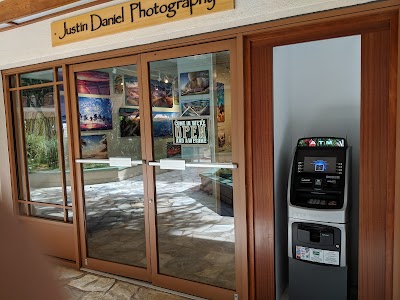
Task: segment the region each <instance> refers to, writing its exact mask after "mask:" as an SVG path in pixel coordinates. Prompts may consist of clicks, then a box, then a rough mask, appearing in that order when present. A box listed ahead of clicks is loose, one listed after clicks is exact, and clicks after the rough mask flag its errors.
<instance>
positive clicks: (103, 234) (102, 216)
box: [76, 65, 146, 267]
mask: <svg viewBox="0 0 400 300" xmlns="http://www.w3.org/2000/svg"><path fill="white" fill-rule="evenodd" d="M76 79H77V89H78V107H79V113H80V129H81V137H80V138H81V158H96V159H107V158H109V157H129V158H131V159H134V160H141V158H142V152H141V140H140V115H139V94H138V79H137V72H136V66H134V65H130V66H122V67H115V68H109V69H101V70H94V71H85V72H78V73H76ZM82 171H83V178H84V196H85V212H86V241H87V252H88V253H87V255H88V256H89V257H92V258H97V259H101V260H106V261H111V262H116V263H121V264H127V265H131V266H138V267H146V239H145V228H144V224H145V223H144V187H143V173H142V172H143V171H142V166H141V165H139V166H134V167H110V166H109V165H108V164H101V163H97V164H93V163H84V164H83V165H82Z"/></svg>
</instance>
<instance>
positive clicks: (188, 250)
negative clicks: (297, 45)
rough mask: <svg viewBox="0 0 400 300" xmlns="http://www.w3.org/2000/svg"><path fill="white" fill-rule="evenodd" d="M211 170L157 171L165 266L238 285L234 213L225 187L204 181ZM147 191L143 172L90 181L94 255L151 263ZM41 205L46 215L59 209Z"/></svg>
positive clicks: (187, 276) (89, 243)
mask: <svg viewBox="0 0 400 300" xmlns="http://www.w3.org/2000/svg"><path fill="white" fill-rule="evenodd" d="M211 171H212V170H211ZM205 172H207V173H210V170H204V169H195V168H192V169H186V170H185V171H184V172H182V171H169V172H164V173H160V174H158V175H157V176H156V191H157V199H156V206H157V207H156V209H157V237H158V253H159V255H158V263H159V272H160V273H162V274H166V275H170V276H174V277H178V278H184V279H188V280H192V281H197V282H201V283H206V284H210V285H215V286H219V287H223V288H227V289H233V290H234V289H235V268H234V262H235V240H234V218H233V217H231V216H229V215H232V211H226V212H225V213H221V210H223V209H224V207H223V205H221V201H219V200H217V199H218V196H216V193H218V190H219V189H218V187H217V186H207V187H206V186H204V180H203V181H202V177H204V176H201V174H204V173H205ZM51 191H52V190H51V189H47V191H46V190H45V189H42V190H40V191H38V190H36V191H35V193H42V194H46V193H50V192H51ZM143 195H144V192H143V179H142V176H135V177H132V178H129V179H126V180H122V181H118V182H109V183H101V184H91V185H85V201H86V222H87V223H86V226H87V227H86V228H87V246H88V253H89V257H93V258H98V259H102V260H107V261H113V262H118V263H123V264H128V265H133V266H139V267H146V257H145V250H146V241H145V234H144V232H145V225H144V201H143ZM48 198H49V196H48V195H47V199H48ZM41 209H42V212H41V213H42V214H43V216H46V214H50V215H51V214H54V212H51V210H48V208H41ZM227 209H229V207H227ZM230 209H231V210H232V208H230ZM217 212H219V213H217Z"/></svg>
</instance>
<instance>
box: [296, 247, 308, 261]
mask: <svg viewBox="0 0 400 300" xmlns="http://www.w3.org/2000/svg"><path fill="white" fill-rule="evenodd" d="M296 258H297V259H302V260H310V248H308V247H301V246H296Z"/></svg>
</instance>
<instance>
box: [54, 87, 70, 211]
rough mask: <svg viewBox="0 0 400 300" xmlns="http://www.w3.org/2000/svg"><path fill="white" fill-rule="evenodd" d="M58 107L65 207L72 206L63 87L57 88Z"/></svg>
mask: <svg viewBox="0 0 400 300" xmlns="http://www.w3.org/2000/svg"><path fill="white" fill-rule="evenodd" d="M57 93H58V99H59V102H58V103H59V107H60V112H61V132H62V134H61V135H62V139H63V146H64V165H65V179H66V193H67V205H68V206H72V193H71V174H70V165H69V152H68V126H67V125H68V124H67V116H66V113H65V98H64V86H63V85H60V86H58V87H57Z"/></svg>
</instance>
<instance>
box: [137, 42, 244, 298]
mask: <svg viewBox="0 0 400 300" xmlns="http://www.w3.org/2000/svg"><path fill="white" fill-rule="evenodd" d="M239 45H240V42H238V41H237V40H236V39H227V40H221V41H217V42H210V43H205V44H202V45H201V47H199V45H192V46H185V47H179V48H176V49H168V50H160V51H154V52H149V53H145V54H142V55H141V62H142V66H143V73H142V82H143V87H142V89H143V96H144V103H145V107H144V111H145V116H146V117H145V119H144V122H145V128H146V130H148V129H151V128H152V124H151V123H152V122H151V119H150V114H149V113H148V112H150V111H151V107H150V95H149V90H150V87H149V85H148V84H149V82H148V80H146V79H147V78H148V77H149V68H148V67H146V66H145V65H147V64H149V63H150V62H152V61H157V60H164V59H173V58H179V57H184V56H191V55H199V54H208V53H213V52H221V51H230V54H231V55H230V57H231V61H230V67H231V97H232V99H231V101H232V105H231V107H232V120H235V121H234V122H232V161H233V162H235V163H238V165H239V168H238V169H237V171H236V172H237V173H236V175H235V176H234V177H233V185H234V188H235V192H237V193H235V197H234V200H233V201H234V207H235V216H234V222H235V238H238V239H237V240H235V259H236V275H237V276H236V291H231V290H227V289H223V288H219V287H215V286H210V285H206V284H202V283H197V282H192V281H189V280H185V279H178V278H173V277H171V276H167V275H162V274H159V273H158V262H157V257H156V256H155V255H153V256H152V263H151V265H152V269H153V280H152V281H153V283H154V284H155V285H157V286H161V287H165V288H170V289H173V290H177V291H181V292H184V293H187V294H193V291H196V294H197V296H200V297H206V298H209V299H218V300H225V299H226V300H230V299H232V298H233V297H234V294H235V293H237V294H238V296H239V299H248V280H247V268H248V267H247V264H248V260H247V231H246V224H247V221H246V201H245V199H246V196H245V195H246V194H245V193H246V192H245V186H244V185H243V183H244V178H245V160H244V135H241V134H240V133H242V132H244V116H243V115H242V114H241V111H243V108H244V103H243V101H242V98H241V97H240V96H239V93H238V90H239V85H240V84H237V83H238V81H237V80H238V77H239V76H238V75H237V73H238V72H237V70H238V69H239V68H240V64H239V60H238V59H237V52H238V49H239V48H240V46H239ZM146 134H147V135H148V136H151V134H150V135H149V133H146ZM145 147H146V149H147V150H149V149H150V150H151V151H147V156H146V160H147V161H153V159H154V153H153V142H152V140H151V139H149V140H148V141H147V143H146V146H145ZM154 173H155V172H154V167H152V166H148V170H147V174H148V188H149V189H148V195H150V196H151V197H152V199H155V196H156V194H155V174H154ZM151 202H152V203H151V204H150V210H149V213H150V220H154V222H153V223H152V224H151V225H150V230H151V231H152V234H151V236H153V237H156V223H155V222H156V204H155V201H151ZM151 247H152V253H157V241H156V240H154V239H153V240H152V241H151ZM238 275H239V276H238Z"/></svg>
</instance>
